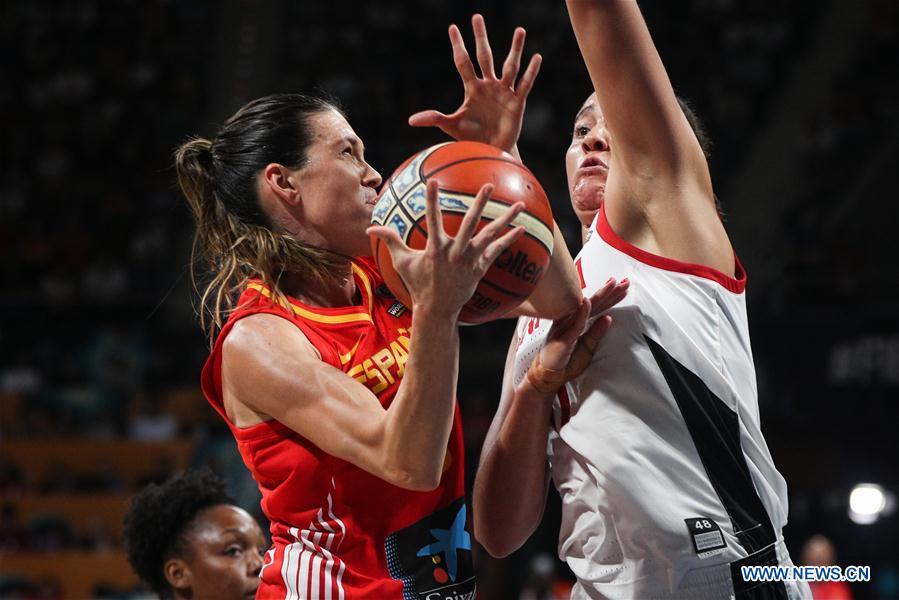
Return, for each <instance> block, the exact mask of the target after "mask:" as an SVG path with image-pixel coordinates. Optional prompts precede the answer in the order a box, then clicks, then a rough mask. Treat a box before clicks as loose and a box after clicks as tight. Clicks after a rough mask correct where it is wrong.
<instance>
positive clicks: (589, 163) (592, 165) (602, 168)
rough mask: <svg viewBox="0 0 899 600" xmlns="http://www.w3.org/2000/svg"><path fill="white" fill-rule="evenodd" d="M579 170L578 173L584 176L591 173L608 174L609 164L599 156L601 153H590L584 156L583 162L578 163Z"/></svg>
mask: <svg viewBox="0 0 899 600" xmlns="http://www.w3.org/2000/svg"><path fill="white" fill-rule="evenodd" d="M577 172H578V175H580V176H582V177H583V176H590V175H608V173H609V165H607V164H606V162H605V161H604V160H603V159H601V158H600V157H599V154H596V153H593V154H588V155H587V156H585V157H584V160H582V161H581V164H580V165H578V168H577Z"/></svg>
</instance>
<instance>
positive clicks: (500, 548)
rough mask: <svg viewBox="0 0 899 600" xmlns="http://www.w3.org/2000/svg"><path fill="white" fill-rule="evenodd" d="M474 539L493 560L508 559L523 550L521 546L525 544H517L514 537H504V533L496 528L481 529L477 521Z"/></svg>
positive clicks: (482, 527)
mask: <svg viewBox="0 0 899 600" xmlns="http://www.w3.org/2000/svg"><path fill="white" fill-rule="evenodd" d="M474 537H475V539H476V540H477V541H478V543H479V544H481V546H483V547H484V550H486V551H487V553H488V554H489V555H490V556H492V557H493V558H506V557H507V556H509V555H510V554H512V553H513V552H515V551H516V550H518V549H519V548H521V545H522V544H523V543H524V542H523V541H520V542H517V543H516V540H515V539H513V537H512V536H510V535H503V533H502V532H501V531H499V530H498V529H497V528H495V527H490V526H480V527H479V526H478V521H475V527H474Z"/></svg>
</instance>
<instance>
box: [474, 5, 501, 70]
mask: <svg viewBox="0 0 899 600" xmlns="http://www.w3.org/2000/svg"><path fill="white" fill-rule="evenodd" d="M471 28H472V29H473V30H474V44H475V56H477V57H478V65H479V66H480V67H481V77H483V78H484V79H496V72H495V71H494V70H493V51H492V50H491V49H490V40H488V39H487V25H485V24H484V17H482V16H481V15H479V14H476V15H474V16H473V17H471Z"/></svg>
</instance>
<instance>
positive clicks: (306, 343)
mask: <svg viewBox="0 0 899 600" xmlns="http://www.w3.org/2000/svg"><path fill="white" fill-rule="evenodd" d="M175 163H176V169H177V174H178V180H179V184H180V186H181V189H182V191H183V193H184V195H185V197H186V199H187V201H188V203H189V204H190V206H191V208H192V210H193V213H194V216H195V219H196V223H197V241H198V243H199V244H200V247H202V248H203V249H204V250H205V252H206V257H207V258H208V261H209V264H210V266H211V271H212V280H211V283H210V284H209V285H208V287H207V288H206V290H205V292H204V294H203V305H204V307H206V309H207V311H208V316H207V315H204V316H205V317H206V318H210V319H211V322H210V328H211V330H212V331H213V332H215V331H216V330H217V331H218V334H217V337H216V338H215V341H214V344H213V348H212V354H211V356H210V358H209V360H208V362H207V364H206V367H205V368H204V370H203V389H204V392H205V394H206V396H207V399H208V400H209V402H210V403H211V404H212V405H213V406H214V407H215V409H216V410H217V411H218V412H219V413H220V414H221V416H222V417H223V418H224V419H225V421H226V422H227V423H228V425H229V426H230V428H231V430H232V432H233V434H234V437H235V438H236V440H237V443H238V447H239V450H240V452H241V455H242V456H243V458H244V461H245V462H246V464H247V466H248V468H249V469H250V470H251V472H252V474H253V477H254V478H255V479H256V481H257V482H258V484H259V486H260V489H261V491H262V494H263V500H262V506H263V509H264V511H265V513H266V515H267V516H268V518H269V519H270V520H271V523H272V538H273V547H272V548H271V550H269V552H268V554H267V556H266V561H265V564H264V565H263V567H262V571H261V574H260V577H261V585H260V588H259V597H262V598H271V597H279V598H280V597H285V598H307V597H310V598H321V597H325V598H334V599H335V600H336V599H342V598H361V597H366V598H367V597H381V598H388V597H392V598H402V597H403V593H404V590H406V591H407V592H408V591H415V592H421V593H424V592H426V591H428V590H430V589H433V588H436V587H447V586H448V589H451V590H452V591H454V592H456V593H457V594H458V595H460V596H465V595H466V594H470V593H472V592H473V590H474V574H473V571H472V566H471V542H470V537H469V534H468V533H467V531H466V507H465V501H464V489H463V473H462V464H463V462H464V459H463V449H462V436H461V432H460V427H459V417H458V412H457V411H456V404H455V398H454V393H455V384H456V375H457V368H458V339H457V335H458V334H457V322H456V318H457V315H458V313H459V311H460V309H461V307H462V305H463V304H464V302H466V301H467V300H468V299H469V298H470V297H471V295H472V293H473V290H474V288H475V286H476V284H477V282H478V280H479V279H480V277H481V276H482V275H483V273H484V272H485V270H486V268H487V266H488V265H489V264H490V263H491V262H492V260H493V259H494V258H495V257H496V256H498V255H499V253H500V252H501V251H502V250H503V249H504V248H506V247H507V246H508V245H509V244H510V243H511V242H512V241H513V240H514V239H516V237H517V236H518V235H520V234H521V231H520V230H518V229H513V230H510V231H507V232H506V233H504V234H502V235H500V234H501V233H502V232H503V230H504V229H506V228H507V225H508V224H509V223H510V221H511V219H513V218H514V216H515V215H516V214H517V213H518V211H519V210H520V206H514V207H512V208H510V209H509V210H508V211H507V213H506V214H504V215H503V216H502V217H501V218H499V219H497V220H496V221H494V222H493V223H491V224H490V225H489V226H487V227H486V228H484V229H483V230H482V231H480V232H479V233H477V234H476V235H473V233H474V226H475V224H476V222H477V218H478V217H479V212H480V210H481V208H482V206H483V204H484V202H485V200H486V198H487V196H488V195H489V193H490V188H489V187H488V186H485V187H484V188H483V189H482V190H481V192H480V193H479V195H478V197H477V199H476V202H475V205H476V207H475V209H474V210H472V211H471V212H470V213H469V215H468V216H467V217H466V219H465V221H464V224H463V225H462V228H461V229H460V233H459V235H458V236H457V237H456V238H455V239H450V238H448V237H447V236H446V235H445V234H444V233H443V231H442V227H441V220H440V218H439V209H438V208H437V205H436V188H435V187H433V186H431V187H429V188H428V194H427V205H428V223H429V225H430V229H431V231H432V234H431V235H430V236H429V238H428V247H427V249H426V250H425V251H412V250H410V249H409V248H407V247H405V246H404V245H402V244H401V243H399V239H398V237H397V236H396V235H395V234H393V235H391V232H389V230H384V229H376V230H375V231H374V233H375V234H377V235H379V236H381V237H382V239H383V240H384V241H385V242H386V243H387V244H388V245H389V247H390V249H391V252H392V255H393V258H394V264H395V268H396V269H397V271H398V272H399V273H400V274H401V276H402V277H403V279H404V281H405V282H406V284H407V286H408V287H409V290H410V292H411V295H412V298H413V308H414V311H409V310H406V308H405V307H402V306H399V305H398V304H396V303H395V302H394V300H393V299H392V298H391V297H390V295H389V292H387V291H386V288H384V286H382V282H381V280H380V278H379V275H378V273H377V272H376V271H375V270H374V268H373V263H372V261H371V260H370V259H368V258H360V259H350V258H349V257H354V256H365V255H367V254H369V252H370V250H369V248H370V244H369V238H368V236H367V235H366V228H367V227H368V225H369V220H370V217H371V211H372V206H373V204H374V199H375V196H376V188H377V186H378V185H379V184H380V182H381V177H380V176H379V175H378V173H377V172H376V171H375V170H374V169H372V168H371V167H370V166H369V165H368V163H366V162H365V159H364V154H363V145H362V141H361V140H360V139H359V137H358V136H357V135H356V134H355V133H354V131H353V129H352V127H350V125H349V123H348V122H347V121H346V118H345V117H344V115H343V114H342V113H341V112H340V111H339V110H337V109H336V108H335V107H334V106H332V105H331V104H329V103H328V102H325V101H323V100H319V99H315V98H310V97H306V96H302V95H297V94H285V95H274V96H268V97H265V98H260V99H258V100H255V101H253V102H250V103H249V104H247V105H246V106H244V107H243V108H242V109H240V110H239V111H238V112H237V113H236V114H235V115H234V116H233V117H231V118H230V119H228V120H227V121H226V122H225V124H224V125H223V126H222V127H221V129H220V130H219V132H218V134H217V135H216V136H215V137H214V138H213V139H212V140H207V139H202V138H194V139H192V140H190V141H188V142H186V143H185V144H183V145H182V146H181V147H180V148H179V149H178V151H177V152H176V158H175ZM235 292H240V297H239V299H238V300H237V301H236V302H235V301H234V297H233V296H232V294H233V293H235Z"/></svg>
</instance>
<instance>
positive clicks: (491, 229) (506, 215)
mask: <svg viewBox="0 0 899 600" xmlns="http://www.w3.org/2000/svg"><path fill="white" fill-rule="evenodd" d="M522 210H524V203H522V202H516V203H515V204H513V205H512V206H510V207H509V208H507V209H506V210H505V211H504V212H503V214H501V215H500V216H499V217H498V218H496V219H494V220H493V221H491V223H490V224H489V225H487V226H486V227H484V228H483V229H482V230H481V231H480V232H478V234H477V235H476V236H474V238H473V239H472V240H471V245H472V247H474V249H475V250H477V251H479V250H480V249H481V248H483V247H484V246H486V245H487V244H489V243H490V241H491V240H493V239H494V238H496V236H498V235H499V233H500V232H501V231H502V230H503V229H505V228H506V227H508V226H509V225H510V224H511V223H512V221H514V220H515V217H517V216H518V214H519V213H520V212H521V211H522Z"/></svg>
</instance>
